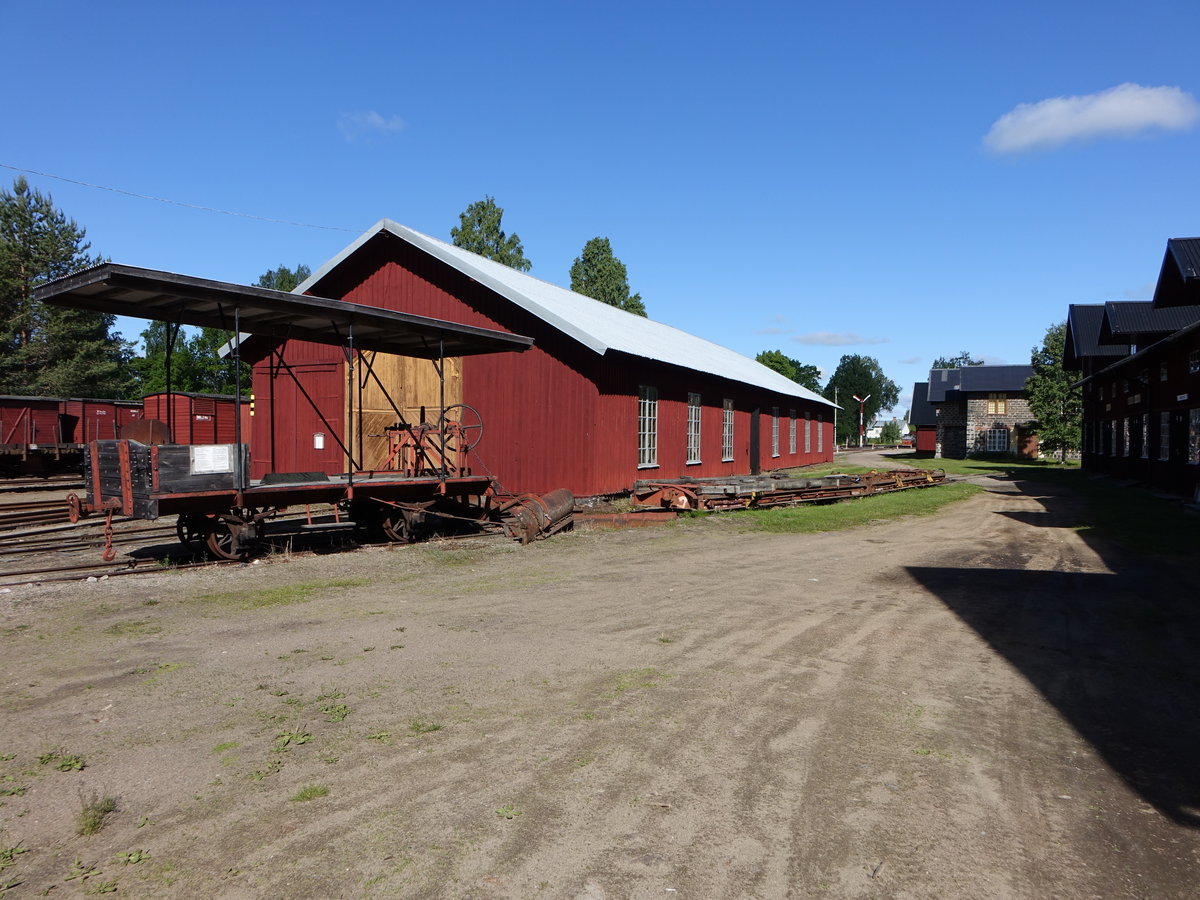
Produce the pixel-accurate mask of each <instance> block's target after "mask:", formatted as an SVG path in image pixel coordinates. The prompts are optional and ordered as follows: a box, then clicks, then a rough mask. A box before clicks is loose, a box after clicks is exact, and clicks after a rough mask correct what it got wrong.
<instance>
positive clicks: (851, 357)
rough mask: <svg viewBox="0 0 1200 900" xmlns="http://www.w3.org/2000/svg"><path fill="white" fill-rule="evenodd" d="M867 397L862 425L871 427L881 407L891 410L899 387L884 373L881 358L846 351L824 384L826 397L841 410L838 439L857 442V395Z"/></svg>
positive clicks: (843, 441)
mask: <svg viewBox="0 0 1200 900" xmlns="http://www.w3.org/2000/svg"><path fill="white" fill-rule="evenodd" d="M856 395H857V396H859V397H867V398H868V399H867V402H866V403H865V404H864V405H863V408H862V413H863V427H864V428H867V427H870V425H871V423H872V422H874V421H875V417H876V416H877V415H878V414H879V411H880V410H881V409H891V408H892V407H893V406H895V405H896V403H897V402H899V400H900V388H898V387H897V386H896V382H894V381H892V380H891V379H890V378H888V377H887V376H885V375H884V374H883V368H882V367H881V366H880V365H879V361H878V360H877V359H875V358H873V357H870V356H859V355H858V354H847V355H846V356H843V357H842V358H841V360H840V361H839V362H838V367H837V369H836V370H835V371H834V373H833V375H832V376H831V377H830V379H829V383H828V384H826V385H825V391H824V396H825V399H827V400H834V399H835V397H836V402H837V403H838V405H839V406H841V407H842V409H841V410H840V411H839V412H838V417H837V441H838V443H839V444H844V443H846V441H849V440H853V441H854V443H858V411H859V404H858V401H857V400H855V399H854V397H855V396H856Z"/></svg>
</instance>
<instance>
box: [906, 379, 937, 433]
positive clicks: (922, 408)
mask: <svg viewBox="0 0 1200 900" xmlns="http://www.w3.org/2000/svg"><path fill="white" fill-rule="evenodd" d="M908 424H909V425H912V426H913V427H919V426H921V425H936V424H937V415H936V414H935V413H934V409H933V404H931V403H930V402H929V382H928V381H918V382H917V383H916V384H914V385H913V398H912V409H910V410H909V411H908Z"/></svg>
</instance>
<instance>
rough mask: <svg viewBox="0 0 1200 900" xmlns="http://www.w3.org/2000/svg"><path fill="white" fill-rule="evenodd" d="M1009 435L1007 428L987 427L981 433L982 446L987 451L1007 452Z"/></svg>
mask: <svg viewBox="0 0 1200 900" xmlns="http://www.w3.org/2000/svg"><path fill="white" fill-rule="evenodd" d="M1010 437H1011V435H1010V434H1009V433H1008V429H1007V428H989V429H988V430H987V431H985V432H984V433H983V441H984V443H983V448H984V450H985V451H987V452H988V453H1007V452H1008V448H1009V438H1010Z"/></svg>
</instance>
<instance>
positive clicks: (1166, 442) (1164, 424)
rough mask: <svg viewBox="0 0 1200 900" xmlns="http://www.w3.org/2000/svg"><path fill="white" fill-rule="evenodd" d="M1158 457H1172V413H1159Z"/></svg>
mask: <svg viewBox="0 0 1200 900" xmlns="http://www.w3.org/2000/svg"><path fill="white" fill-rule="evenodd" d="M1158 458H1159V459H1170V458H1171V414H1170V413H1169V412H1164V413H1159V414H1158Z"/></svg>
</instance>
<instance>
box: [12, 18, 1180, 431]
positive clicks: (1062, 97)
mask: <svg viewBox="0 0 1200 900" xmlns="http://www.w3.org/2000/svg"><path fill="white" fill-rule="evenodd" d="M1194 13H1195V8H1194V5H1192V4H1184V3H1156V2H1143V3H1140V4H1128V3H1106V2H1089V3H1087V4H1083V3H1046V2H1038V3H1022V2H1008V3H1003V4H971V3H961V2H959V3H948V2H945V3H942V2H930V3H919V2H918V3H906V4H899V3H894V2H887V3H883V2H880V3H856V4H854V3H842V4H822V5H820V6H818V5H815V4H798V3H787V4H784V3H778V4H776V3H755V2H747V3H741V4H737V5H734V4H719V3H704V2H700V3H653V2H640V3H624V2H610V3H606V4H564V3H519V2H514V3H510V4H495V3H475V2H459V3H455V4H429V3H421V4H417V3H403V2H389V3H345V4H341V5H334V4H328V3H305V2H291V3H287V4H284V3H245V2H244V0H243V2H241V3H225V2H209V3H205V4H163V3H153V4H151V3H139V2H121V0H115V2H110V3H105V4H102V5H101V6H97V5H96V4H95V3H87V4H84V3H75V2H54V0H43V2H41V3H36V4H35V3H29V2H25V3H17V2H14V3H10V4H6V6H5V11H4V22H5V32H6V34H7V35H8V36H9V39H8V40H7V41H6V45H5V53H4V56H3V60H2V61H0V66H2V67H3V69H4V74H5V79H6V83H8V84H9V85H10V93H9V101H10V104H12V105H10V108H9V112H8V115H7V116H6V117H5V124H4V126H3V128H2V129H0V163H2V164H5V165H7V166H10V167H11V166H15V167H18V168H20V169H25V170H33V171H36V172H42V173H49V174H52V175H59V176H63V177H66V178H70V179H74V180H77V181H81V182H88V183H91V184H95V185H103V186H106V187H111V188H117V189H120V190H124V191H129V192H133V193H136V194H143V195H148V196H153V197H159V198H165V199H168V200H172V201H177V202H178V203H185V204H193V205H196V206H204V207H211V208H214V209H219V210H226V211H232V212H237V213H242V214H246V215H249V216H260V217H264V218H267V219H278V220H287V221H291V222H301V223H308V224H311V225H320V226H326V227H324V228H310V227H300V226H296V225H287V224H277V223H272V222H265V221H259V220H256V219H253V218H245V217H240V216H231V215H223V214H220V213H215V212H206V211H201V210H197V209H192V208H189V207H187V206H181V205H176V204H168V203H161V202H155V201H151V200H144V199H137V198H134V197H130V196H127V195H125V194H120V193H115V192H113V191H108V190H100V189H97V188H93V187H85V186H81V185H76V184H70V183H66V182H63V181H60V180H55V179H53V178H49V177H45V176H44V175H33V174H30V175H28V176H27V177H28V178H29V179H30V181H31V183H33V184H34V185H35V186H37V187H38V188H40V189H41V190H43V191H45V192H49V193H51V194H52V195H53V197H54V199H55V202H56V203H57V205H58V206H59V207H60V208H62V209H63V210H64V211H65V212H66V213H67V214H68V215H70V216H71V217H73V218H74V219H76V221H78V222H79V224H81V225H83V226H84V227H86V228H87V230H88V237H89V239H90V240H91V242H92V246H93V250H94V251H95V252H99V253H102V254H104V255H106V256H108V257H110V258H112V259H113V260H114V261H116V262H122V263H127V264H130V265H139V266H148V267H152V268H161V269H166V270H169V271H175V272H182V273H186V274H190V275H199V276H203V277H210V278H218V279H224V280H229V281H235V282H253V281H255V280H257V278H258V276H259V275H260V274H261V273H262V272H264V271H266V270H267V269H268V268H273V267H275V266H278V265H280V264H286V265H289V266H294V265H296V264H297V263H306V264H308V265H309V266H311V267H312V268H314V269H315V268H316V267H317V266H319V265H320V264H321V263H322V262H323V261H324V260H326V259H328V258H329V257H330V256H333V255H334V254H335V253H337V252H338V251H339V250H340V249H341V248H342V247H343V246H345V245H346V244H347V243H349V242H350V241H351V240H353V238H354V237H356V236H357V235H358V234H359V233H361V232H362V231H363V230H365V229H366V228H368V227H369V226H370V225H371V224H372V223H373V222H375V221H376V220H378V219H379V218H382V217H385V216H386V217H388V218H391V219H395V220H396V221H398V222H401V223H403V224H405V225H409V226H411V227H413V228H416V229H418V230H420V231H424V232H426V233H429V234H432V235H434V236H435V237H439V238H442V239H444V240H449V230H450V228H451V226H453V225H455V224H457V223H458V213H459V212H461V211H462V210H463V209H464V208H465V207H466V206H467V205H468V204H469V203H471V202H473V201H475V200H478V199H480V198H482V197H483V196H484V195H485V194H491V195H493V196H494V197H495V198H496V201H497V203H499V204H500V205H501V206H502V207H504V210H505V215H504V226H505V228H506V229H507V230H508V231H509V232H513V231H515V232H517V233H518V234H519V235H520V237H521V240H522V241H523V243H524V246H525V252H526V255H527V256H528V257H529V259H530V260H532V262H533V269H532V271H531V274H533V275H536V276H537V277H539V278H543V279H546V280H548V281H552V282H555V283H558V284H563V285H566V284H568V283H569V276H568V274H567V273H568V269H569V268H570V265H571V262H572V260H573V259H574V258H575V256H577V255H578V254H579V252H580V250H581V249H582V247H583V244H584V243H585V242H586V241H587V240H588V239H589V238H591V237H594V236H597V235H602V236H606V237H608V238H610V240H611V242H612V246H613V249H614V252H615V253H616V254H617V256H618V257H620V258H621V259H622V261H624V262H625V263H626V265H627V266H628V269H629V276H630V282H631V286H632V288H633V290H635V291H638V292H640V293H641V295H642V297H643V299H644V301H645V303H646V306H647V308H648V310H649V313H650V315H651V317H652V318H656V319H658V320H660V321H663V322H667V323H669V324H671V325H675V326H677V327H680V328H683V329H686V330H688V331H691V332H693V333H695V334H698V335H700V336H702V337H705V338H708V339H710V340H713V341H716V342H718V343H721V344H724V345H726V346H728V347H731V348H733V349H735V350H737V351H739V352H742V353H745V354H747V355H751V356H752V355H754V354H755V353H756V352H758V351H759V350H765V349H780V350H782V351H783V352H784V353H786V354H787V355H789V356H792V357H795V358H797V359H799V360H801V361H803V362H809V363H814V364H816V365H818V366H820V367H821V368H822V369H823V370H825V372H826V374H828V373H830V372H832V370H833V368H834V367H836V365H837V362H838V360H839V358H840V357H841V356H842V355H843V354H847V353H861V354H866V355H870V356H874V357H875V358H877V359H878V360H879V361H880V363H881V364H882V366H883V369H884V372H885V373H886V374H887V375H888V376H889V377H891V378H892V379H893V380H895V381H896V382H897V383H898V384H899V385H900V386H901V389H902V393H903V397H902V401H901V407H903V406H905V405H906V404H907V398H908V395H909V393H910V392H911V387H912V383H913V382H914V381H916V380H920V379H922V378H923V376H924V375H925V373H926V372H927V370H928V368H929V364H930V362H931V361H932V360H933V359H934V358H935V357H937V356H940V355H946V356H949V355H953V354H955V353H956V352H957V351H959V350H962V349H967V350H970V351H972V352H973V353H975V354H976V355H980V356H982V357H984V358H985V359H986V360H987V361H989V362H997V363H999V362H1008V363H1016V362H1026V361H1028V358H1029V351H1030V348H1031V347H1032V346H1033V345H1034V344H1037V343H1039V342H1040V340H1041V337H1042V335H1043V333H1044V332H1045V329H1046V327H1047V326H1048V325H1050V324H1052V323H1054V322H1058V321H1061V320H1062V319H1063V318H1065V315H1066V308H1067V304H1068V303H1088V302H1097V303H1098V302H1103V301H1106V300H1121V299H1142V298H1147V297H1148V296H1149V292H1150V290H1151V288H1152V285H1153V283H1154V281H1155V279H1156V277H1157V275H1158V267H1159V265H1160V263H1161V261H1162V255H1163V251H1164V249H1165V246H1166V240H1167V239H1168V238H1170V237H1186V236H1193V235H1196V234H1198V233H1200V227H1197V225H1196V224H1195V222H1194V219H1195V217H1196V213H1195V210H1194V206H1195V199H1194V198H1195V196H1196V193H1197V192H1196V185H1195V182H1196V174H1195V173H1196V172H1197V171H1200V170H1198V169H1197V167H1196V165H1195V160H1196V159H1197V158H1200V106H1198V105H1197V101H1196V99H1195V97H1196V96H1197V95H1198V94H1200V83H1197V82H1198V81H1200V69H1198V68H1197V66H1196V65H1195V62H1194V52H1193V50H1192V48H1191V47H1190V44H1189V43H1188V41H1187V34H1188V33H1189V30H1188V28H1187V26H1188V25H1189V24H1190V23H1191V22H1192V20H1193V19H1194ZM16 174H17V172H15V171H13V169H11V168H7V169H0V183H4V184H6V185H11V179H12V177H15V175H16ZM337 229H345V230H337ZM130 324H131V325H132V327H127V328H126V331H127V334H128V336H131V337H132V336H134V334H133V333H130V332H134V333H135V332H136V331H137V330H139V329H138V327H137V325H136V324H135V323H130Z"/></svg>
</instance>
